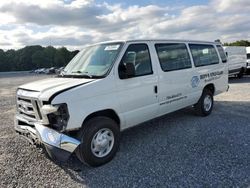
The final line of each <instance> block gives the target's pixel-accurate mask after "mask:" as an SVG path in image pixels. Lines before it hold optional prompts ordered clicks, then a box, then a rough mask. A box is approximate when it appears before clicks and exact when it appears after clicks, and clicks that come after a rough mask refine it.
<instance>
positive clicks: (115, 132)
mask: <svg viewBox="0 0 250 188" xmlns="http://www.w3.org/2000/svg"><path fill="white" fill-rule="evenodd" d="M79 138H80V139H81V144H80V145H79V146H78V148H77V151H76V155H77V157H78V158H79V159H80V161H82V162H85V163H87V164H88V165H90V166H100V165H102V164H105V163H107V162H109V161H110V160H112V159H113V157H114V156H115V154H116V152H117V150H118V147H119V141H120V129H119V126H118V125H117V123H116V122H115V121H114V120H112V119H110V118H108V117H102V116H100V117H94V118H92V119H90V120H89V121H87V122H86V123H85V125H83V129H82V130H81V131H80V132H79Z"/></svg>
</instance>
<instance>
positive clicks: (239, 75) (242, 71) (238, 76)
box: [237, 68, 245, 79]
mask: <svg viewBox="0 0 250 188" xmlns="http://www.w3.org/2000/svg"><path fill="white" fill-rule="evenodd" d="M244 72H245V71H244V68H242V69H241V70H240V72H239V74H237V78H239V79H241V78H242V77H243V74H244Z"/></svg>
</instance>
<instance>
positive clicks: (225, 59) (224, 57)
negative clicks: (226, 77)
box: [216, 45, 227, 63]
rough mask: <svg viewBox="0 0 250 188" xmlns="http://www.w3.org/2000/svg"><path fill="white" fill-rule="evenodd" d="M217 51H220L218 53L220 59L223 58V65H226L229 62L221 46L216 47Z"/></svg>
mask: <svg viewBox="0 0 250 188" xmlns="http://www.w3.org/2000/svg"><path fill="white" fill-rule="evenodd" d="M216 47H217V49H218V52H219V54H220V58H221V61H222V62H223V63H226V62H227V56H226V54H225V52H224V50H223V48H222V47H221V45H216Z"/></svg>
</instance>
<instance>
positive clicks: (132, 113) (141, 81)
mask: <svg viewBox="0 0 250 188" xmlns="http://www.w3.org/2000/svg"><path fill="white" fill-rule="evenodd" d="M126 47H127V48H126V51H125V53H124V55H123V57H122V59H121V61H120V64H119V65H118V66H117V67H116V70H117V78H116V91H117V99H118V101H119V104H120V113H121V115H122V116H123V118H124V119H125V121H126V122H125V127H122V128H123V129H124V128H128V127H130V126H133V125H136V124H138V123H141V122H144V121H147V120H150V119H152V118H154V117H155V116H156V114H157V113H158V109H159V107H158V98H157V88H156V87H157V83H158V75H157V69H155V67H154V66H153V64H152V60H151V54H150V50H149V48H150V46H149V45H148V43H146V42H145V43H129V44H127V45H126ZM126 63H133V64H134V66H135V76H133V77H130V78H126V79H121V78H120V77H119V66H121V65H125V64H126Z"/></svg>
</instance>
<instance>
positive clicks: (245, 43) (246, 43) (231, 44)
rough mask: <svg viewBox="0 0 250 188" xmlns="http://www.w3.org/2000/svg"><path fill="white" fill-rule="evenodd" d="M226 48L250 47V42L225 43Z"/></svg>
mask: <svg viewBox="0 0 250 188" xmlns="http://www.w3.org/2000/svg"><path fill="white" fill-rule="evenodd" d="M223 45H224V46H246V47H247V46H250V41H248V40H238V41H235V42H231V43H227V42H226V43H224V44H223Z"/></svg>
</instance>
